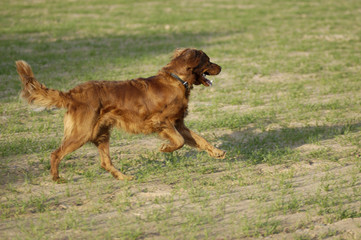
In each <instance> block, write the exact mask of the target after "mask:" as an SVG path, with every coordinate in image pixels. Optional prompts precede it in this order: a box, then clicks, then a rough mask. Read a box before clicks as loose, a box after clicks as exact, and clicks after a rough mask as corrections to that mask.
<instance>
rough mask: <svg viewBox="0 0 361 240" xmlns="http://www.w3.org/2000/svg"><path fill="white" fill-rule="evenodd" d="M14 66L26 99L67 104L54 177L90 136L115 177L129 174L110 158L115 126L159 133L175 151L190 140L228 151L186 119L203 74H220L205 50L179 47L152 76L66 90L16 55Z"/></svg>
mask: <svg viewBox="0 0 361 240" xmlns="http://www.w3.org/2000/svg"><path fill="white" fill-rule="evenodd" d="M16 67H17V71H18V73H19V75H20V78H21V81H22V84H23V89H22V92H21V95H22V97H23V98H24V99H26V100H27V101H28V102H29V103H31V104H36V105H39V106H44V107H47V108H51V107H56V108H66V109H67V113H66V114H65V116H64V138H63V141H62V144H61V146H60V147H59V148H58V149H57V150H55V151H54V152H53V153H52V154H51V174H52V178H53V180H54V181H59V180H60V177H59V170H58V167H59V163H60V161H61V159H63V158H64V156H65V155H67V154H69V153H71V152H73V151H75V150H76V149H78V148H80V147H81V146H82V145H84V144H85V143H87V142H92V143H94V144H95V145H96V146H97V147H98V150H99V154H100V158H101V166H102V167H103V168H104V169H106V170H107V171H109V172H110V173H111V174H112V175H113V176H114V177H115V178H116V179H121V180H124V179H131V178H132V177H131V176H127V175H124V174H123V173H121V172H120V171H118V170H117V169H116V168H114V166H113V164H112V162H111V160H110V154H109V138H110V130H111V128H112V127H113V126H116V127H119V128H122V129H124V130H126V131H127V132H130V133H143V134H149V133H158V134H159V136H161V137H162V138H164V139H166V140H168V141H169V143H167V144H163V145H162V146H161V148H160V151H162V152H172V151H175V150H177V149H179V148H181V147H182V146H183V145H184V144H188V145H190V146H193V147H196V148H198V149H199V150H205V151H207V152H208V154H209V155H210V156H212V157H216V158H224V156H225V152H224V151H222V150H219V149H217V148H215V147H214V146H212V145H211V144H209V143H208V142H207V141H206V140H205V139H203V138H202V137H200V136H199V135H197V134H195V133H194V132H192V131H191V130H189V129H188V128H187V127H186V126H185V125H184V118H185V117H186V115H187V108H188V101H189V94H190V90H191V89H192V88H193V85H199V84H203V85H205V86H209V85H210V84H211V82H210V81H209V80H208V79H207V78H206V77H205V75H217V74H219V73H220V71H221V67H220V66H218V65H217V64H215V63H212V62H210V60H209V57H208V56H207V55H206V54H205V53H204V52H203V51H201V50H196V49H189V48H187V49H178V50H176V51H175V52H174V55H173V58H172V59H171V61H170V63H169V64H167V65H166V66H165V67H163V68H162V69H161V70H160V71H159V72H158V74H157V75H155V76H152V77H149V78H138V79H133V80H130V81H90V82H86V83H83V84H80V85H78V86H76V87H75V88H73V89H71V90H70V91H68V92H61V91H58V90H54V89H48V88H47V87H45V85H43V84H41V83H39V82H38V81H37V80H36V79H35V77H34V74H33V72H32V70H31V67H30V66H29V65H28V64H27V63H26V62H24V61H17V62H16ZM184 82H187V84H188V87H187V86H185V84H184Z"/></svg>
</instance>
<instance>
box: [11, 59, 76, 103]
mask: <svg viewBox="0 0 361 240" xmlns="http://www.w3.org/2000/svg"><path fill="white" fill-rule="evenodd" d="M16 69H17V71H18V73H19V75H20V79H21V82H22V84H23V89H22V91H21V96H22V97H23V98H24V99H26V100H27V101H28V102H29V103H30V104H35V105H38V106H42V107H46V108H52V107H56V108H65V107H66V106H67V103H68V102H69V98H68V97H67V95H66V94H65V93H63V92H61V91H58V90H54V89H49V88H47V87H45V85H44V84H41V83H40V82H38V81H37V80H36V79H35V77H34V73H33V71H32V70H31V67H30V65H29V64H27V63H26V62H25V61H22V60H20V61H16Z"/></svg>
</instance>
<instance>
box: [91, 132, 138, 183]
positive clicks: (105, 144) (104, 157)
mask: <svg viewBox="0 0 361 240" xmlns="http://www.w3.org/2000/svg"><path fill="white" fill-rule="evenodd" d="M109 138H110V132H109V128H108V127H101V128H100V129H99V132H98V133H97V136H96V138H95V139H94V140H93V141H92V142H93V143H94V144H95V146H97V147H98V150H99V155H100V161H101V163H100V164H101V167H102V168H104V169H105V170H107V171H108V172H110V173H111V174H112V175H113V177H114V178H116V179H118V180H132V179H133V176H128V175H125V174H123V173H121V172H120V171H118V170H117V169H116V168H115V167H114V166H113V163H112V161H111V160H110V154H109Z"/></svg>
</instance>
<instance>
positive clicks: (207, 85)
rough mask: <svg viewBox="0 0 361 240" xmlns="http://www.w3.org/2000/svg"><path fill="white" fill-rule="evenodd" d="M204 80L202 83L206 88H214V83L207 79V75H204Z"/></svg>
mask: <svg viewBox="0 0 361 240" xmlns="http://www.w3.org/2000/svg"><path fill="white" fill-rule="evenodd" d="M203 79H204V81H203V82H202V83H203V85H204V86H206V87H209V86H212V84H213V83H212V81H211V80H209V79H207V78H206V75H205V74H203Z"/></svg>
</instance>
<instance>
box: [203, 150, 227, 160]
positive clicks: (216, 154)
mask: <svg viewBox="0 0 361 240" xmlns="http://www.w3.org/2000/svg"><path fill="white" fill-rule="evenodd" d="M226 153H227V152H226V151H223V150H220V149H217V148H216V149H214V150H213V151H212V152H208V154H209V156H211V157H214V158H218V159H223V158H225V157H226Z"/></svg>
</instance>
